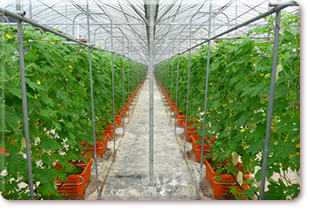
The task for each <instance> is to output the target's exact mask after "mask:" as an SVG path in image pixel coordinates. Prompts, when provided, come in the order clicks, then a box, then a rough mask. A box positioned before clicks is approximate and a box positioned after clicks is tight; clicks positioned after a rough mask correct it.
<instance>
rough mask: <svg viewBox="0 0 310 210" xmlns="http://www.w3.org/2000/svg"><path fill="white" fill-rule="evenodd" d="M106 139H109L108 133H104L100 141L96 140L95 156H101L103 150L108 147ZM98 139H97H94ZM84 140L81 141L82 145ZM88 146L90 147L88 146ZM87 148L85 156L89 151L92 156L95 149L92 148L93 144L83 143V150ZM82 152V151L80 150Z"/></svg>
mask: <svg viewBox="0 0 310 210" xmlns="http://www.w3.org/2000/svg"><path fill="white" fill-rule="evenodd" d="M108 139H109V135H105V137H104V139H103V140H102V141H98V142H96V153H97V156H99V157H102V156H103V154H104V152H105V150H106V149H107V147H108ZM96 140H99V139H96ZM85 143H86V142H85V141H82V145H84V144H85ZM89 147H90V148H89ZM88 148H89V150H88V151H87V153H86V154H85V157H87V154H88V153H90V154H92V155H93V156H94V155H95V149H94V145H91V146H90V145H89V144H88V143H86V144H85V151H86V150H87V149H88ZM82 153H84V151H82Z"/></svg>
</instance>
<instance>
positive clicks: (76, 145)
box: [0, 25, 145, 199]
mask: <svg viewBox="0 0 310 210" xmlns="http://www.w3.org/2000/svg"><path fill="white" fill-rule="evenodd" d="M0 31H1V36H0V45H1V47H0V50H1V51H0V57H1V93H0V94H1V106H0V111H1V116H2V117H1V119H3V120H1V121H0V135H1V144H0V148H2V152H1V154H0V163H1V164H0V173H1V180H0V190H1V192H2V196H3V197H4V198H6V199H29V193H28V192H27V191H28V190H29V187H28V173H27V163H26V157H25V153H26V150H25V138H24V123H23V106H22V100H21V80H20V68H19V56H18V45H17V29H16V28H12V27H7V26H2V25H1V26H0ZM24 34H25V36H24V38H23V40H24V49H25V53H24V56H25V73H26V90H27V102H28V117H29V133H30V144H31V158H32V166H33V168H32V170H33V179H34V185H35V189H34V191H35V199H39V198H42V199H59V198H60V196H59V195H58V193H57V190H56V188H55V177H57V178H59V179H61V180H64V181H65V180H67V178H66V174H67V173H68V172H71V171H72V170H73V167H72V164H71V163H68V162H69V160H83V161H86V159H85V158H84V157H81V150H82V149H83V147H82V145H81V141H86V142H88V143H90V144H92V143H93V140H92V139H93V136H92V117H91V94H90V74H89V58H88V48H87V47H81V46H77V45H65V44H62V42H63V41H64V40H63V39H62V38H60V37H57V36H55V35H54V34H52V33H45V34H44V35H42V34H41V33H40V32H39V31H35V30H34V29H32V28H27V29H26V30H25V31H24ZM111 57H112V56H111V54H110V53H106V52H102V51H98V50H92V53H91V58H92V76H93V93H94V107H95V124H96V133H99V131H100V129H102V128H103V127H106V126H107V124H108V123H112V120H113V116H112V115H111V113H112V70H111ZM114 64H115V66H114V77H115V82H114V85H115V108H116V114H117V113H118V111H119V109H120V108H121V107H122V105H123V73H122V70H123V69H122V67H123V63H122V58H121V57H119V56H114ZM132 64H133V62H130V65H131V68H132ZM127 65H128V62H125V71H124V72H125V75H124V80H125V81H124V84H125V87H124V90H125V100H126V98H127V95H128V80H129V81H130V82H129V84H130V87H131V88H132V87H136V85H137V82H138V81H135V83H132V79H133V76H134V77H135V78H139V79H142V76H143V75H142V74H144V73H145V72H144V71H142V69H141V66H140V64H137V66H139V69H137V70H135V74H134V75H133V74H132V73H131V71H130V72H129V75H128V66H127ZM128 76H129V77H128ZM130 91H131V90H130ZM105 121H107V122H105ZM97 138H98V139H101V138H102V137H100V136H98V137H97ZM57 161H58V162H59V163H60V164H61V165H63V166H64V168H66V169H65V170H55V169H54V164H55V163H56V162H57Z"/></svg>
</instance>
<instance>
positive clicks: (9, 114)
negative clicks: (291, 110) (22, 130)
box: [4, 108, 22, 130]
mask: <svg viewBox="0 0 310 210" xmlns="http://www.w3.org/2000/svg"><path fill="white" fill-rule="evenodd" d="M4 118H5V122H6V123H7V125H8V126H9V127H11V128H12V129H14V130H16V129H17V128H18V126H20V125H19V124H18V121H22V118H21V117H20V116H18V115H17V114H16V112H14V111H12V110H10V109H7V108H6V109H5V117H4Z"/></svg>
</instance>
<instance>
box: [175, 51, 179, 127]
mask: <svg viewBox="0 0 310 210" xmlns="http://www.w3.org/2000/svg"><path fill="white" fill-rule="evenodd" d="M179 69H180V54H178V70H177V87H176V93H175V108H176V113H178V108H177V107H178V90H179ZM174 125H175V126H174V132H176V129H177V116H176V117H175V120H174Z"/></svg>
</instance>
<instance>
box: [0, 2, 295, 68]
mask: <svg viewBox="0 0 310 210" xmlns="http://www.w3.org/2000/svg"><path fill="white" fill-rule="evenodd" d="M288 6H299V5H298V4H297V3H296V2H295V1H287V2H284V3H283V4H280V5H279V6H276V7H275V8H273V9H270V10H269V11H267V12H265V13H263V14H261V15H258V16H256V17H254V18H252V19H250V20H248V21H245V22H244V23H241V24H239V25H237V26H235V27H233V28H230V29H228V30H226V31H224V32H222V33H220V34H217V35H215V36H213V37H211V38H208V39H206V40H205V41H203V42H200V43H199V44H196V45H194V46H193V47H190V48H188V49H186V50H184V51H183V52H180V53H177V54H175V55H173V56H171V57H170V58H168V59H166V60H164V61H167V60H169V59H171V58H173V57H176V56H178V54H184V53H186V52H188V51H190V50H191V49H194V48H196V47H199V46H200V45H202V44H204V43H207V42H209V41H211V40H214V39H216V38H218V37H220V36H223V35H225V34H228V33H230V32H232V31H235V30H236V29H238V28H241V27H243V26H246V25H248V24H250V23H252V22H255V21H257V20H259V19H261V18H264V17H266V16H268V15H270V14H272V13H275V12H277V11H280V10H282V9H284V8H286V7H288ZM0 11H1V10H0ZM164 61H161V62H164Z"/></svg>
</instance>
